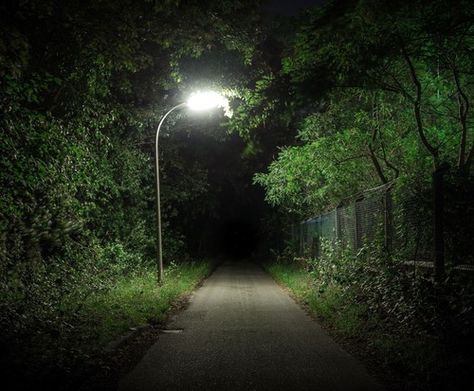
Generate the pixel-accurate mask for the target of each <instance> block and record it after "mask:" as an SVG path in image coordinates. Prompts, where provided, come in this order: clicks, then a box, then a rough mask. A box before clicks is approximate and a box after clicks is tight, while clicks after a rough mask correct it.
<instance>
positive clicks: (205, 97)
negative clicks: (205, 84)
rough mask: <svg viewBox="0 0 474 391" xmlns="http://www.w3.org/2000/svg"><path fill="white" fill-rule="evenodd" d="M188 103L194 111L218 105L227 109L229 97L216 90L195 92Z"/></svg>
mask: <svg viewBox="0 0 474 391" xmlns="http://www.w3.org/2000/svg"><path fill="white" fill-rule="evenodd" d="M186 103H187V106H188V107H189V108H190V109H191V110H194V111H205V110H210V109H213V108H216V107H222V108H223V109H224V110H226V109H227V108H228V107H229V102H228V101H227V98H225V97H224V96H222V95H220V94H218V93H217V92H215V91H202V92H194V93H192V94H191V96H190V97H189V99H188V101H187V102H186Z"/></svg>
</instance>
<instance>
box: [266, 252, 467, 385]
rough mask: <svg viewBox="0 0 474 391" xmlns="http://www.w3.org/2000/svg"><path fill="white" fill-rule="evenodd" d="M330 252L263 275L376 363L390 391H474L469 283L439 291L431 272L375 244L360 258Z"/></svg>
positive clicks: (287, 261) (452, 280)
mask: <svg viewBox="0 0 474 391" xmlns="http://www.w3.org/2000/svg"><path fill="white" fill-rule="evenodd" d="M325 246H326V248H325V251H323V254H324V255H323V256H322V257H320V258H319V259H306V260H301V259H300V260H299V262H295V260H294V259H293V258H292V257H290V256H286V257H280V258H279V259H278V261H277V262H275V263H269V264H267V265H266V269H267V271H268V272H269V273H270V274H271V275H272V276H273V277H274V278H275V279H276V280H277V281H279V282H280V283H282V284H283V285H285V286H287V287H288V288H289V289H290V290H291V291H292V292H293V294H294V295H295V296H296V297H297V298H298V299H299V300H301V301H302V302H304V303H305V304H306V305H307V306H308V307H309V309H310V311H311V312H313V313H314V314H315V315H316V316H317V317H318V318H319V319H321V320H322V321H323V322H324V323H325V324H327V325H328V326H329V327H330V329H331V330H333V332H334V333H336V334H337V335H338V336H339V337H342V338H344V339H345V340H346V342H348V343H349V344H352V345H353V346H354V347H355V348H356V350H357V351H359V353H360V354H361V355H362V356H364V357H365V358H366V359H367V360H369V361H371V362H372V361H373V360H374V359H375V361H376V362H377V363H378V366H379V367H380V368H379V369H380V370H381V371H382V372H384V377H386V381H388V382H389V383H390V384H388V386H389V389H393V390H401V389H403V390H428V389H440V390H454V389H465V388H463V387H470V386H471V385H472V380H470V376H469V373H470V371H472V370H473V368H472V358H473V357H472V342H469V341H472V325H473V322H472V320H473V318H472V307H471V306H470V303H472V297H473V296H472V286H471V285H470V284H469V283H466V281H462V282H460V281H459V276H456V275H455V274H451V275H450V276H449V277H448V278H447V280H446V281H445V283H444V284H443V286H436V284H435V283H434V281H433V279H432V278H431V275H430V274H429V273H426V272H424V273H423V272H421V271H419V270H418V271H414V270H413V269H411V270H409V269H407V268H406V267H403V265H402V264H400V263H399V262H398V261H397V260H396V259H395V258H387V257H383V256H380V254H382V253H381V251H380V248H377V247H376V246H375V245H374V246H366V247H365V248H363V249H362V250H361V251H360V252H359V253H358V254H357V255H355V256H354V255H351V253H350V251H345V250H344V249H342V246H339V247H337V246H330V245H329V244H328V243H326V244H325ZM336 248H339V250H336ZM459 325H462V327H459ZM466 389H468V388H466Z"/></svg>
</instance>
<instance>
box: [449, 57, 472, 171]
mask: <svg viewBox="0 0 474 391" xmlns="http://www.w3.org/2000/svg"><path fill="white" fill-rule="evenodd" d="M451 69H452V71H453V76H454V82H455V84H456V90H457V98H458V106H459V121H460V122H461V142H460V144H459V152H458V168H459V169H460V170H463V169H466V168H468V167H465V165H466V163H467V160H466V156H465V155H466V139H467V114H468V112H469V99H468V97H467V96H466V94H465V93H464V91H463V90H462V87H461V82H460V80H459V73H458V69H457V68H456V65H455V64H454V63H453V64H452V67H451ZM471 159H472V158H471Z"/></svg>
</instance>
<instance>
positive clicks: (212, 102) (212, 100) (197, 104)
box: [155, 91, 228, 282]
mask: <svg viewBox="0 0 474 391" xmlns="http://www.w3.org/2000/svg"><path fill="white" fill-rule="evenodd" d="M184 106H187V107H188V108H189V109H190V110H193V111H206V110H210V109H213V108H216V107H222V108H224V109H227V108H228V101H227V99H226V98H225V97H224V96H222V95H220V94H218V93H217V92H214V91H201V92H195V93H193V94H191V95H190V97H189V99H188V100H187V101H186V102H183V103H180V104H178V105H176V106H174V107H173V108H171V109H170V110H168V112H167V113H166V114H165V115H164V116H163V117H162V118H161V120H160V123H159V124H158V128H157V129H156V136H155V171H156V221H157V231H158V232H157V235H158V280H159V282H162V281H163V276H164V273H163V251H162V243H161V202H160V162H159V156H158V138H159V135H160V129H161V125H163V122H164V121H165V119H166V117H168V115H169V114H170V113H171V112H172V111H174V110H176V109H178V108H182V107H184Z"/></svg>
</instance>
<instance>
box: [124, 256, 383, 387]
mask: <svg viewBox="0 0 474 391" xmlns="http://www.w3.org/2000/svg"><path fill="white" fill-rule="evenodd" d="M167 329H170V330H178V331H177V332H176V333H173V332H171V333H167V334H160V337H159V339H158V341H157V342H156V343H155V345H153V346H152V347H151V348H150V350H149V351H148V353H147V354H146V355H145V357H144V358H143V359H142V361H141V362H140V363H139V364H138V365H137V366H136V367H135V369H134V370H133V371H132V372H131V373H129V374H128V375H127V376H126V377H125V378H124V379H122V381H121V382H120V385H119V390H120V391H129V390H140V391H145V390H155V391H159V390H160V391H161V390H166V391H168V390H242V391H244V390H291V391H296V390H315V391H329V390H330V391H337V390H341V391H342V390H344V391H352V390H361V391H362V390H364V391H369V390H380V389H381V388H380V387H379V386H378V385H377V384H376V383H375V382H374V380H373V379H372V378H371V377H370V376H369V375H368V374H367V372H366V371H365V369H364V368H363V366H362V365H361V364H360V363H359V362H358V361H356V360H355V359H354V358H353V357H351V356H350V355H349V354H348V353H346V352H345V351H344V350H342V349H341V348H340V347H339V346H338V345H337V344H336V343H335V342H334V341H333V340H331V338H329V336H328V335H327V334H326V333H325V332H324V331H323V330H322V329H321V327H320V326H319V325H318V324H317V323H316V322H315V321H314V320H313V319H311V318H310V317H309V316H308V315H307V314H306V313H305V311H303V310H302V309H301V308H300V307H299V306H298V305H297V304H296V303H295V302H294V301H293V299H291V298H290V297H289V296H288V294H287V293H286V292H285V291H284V290H283V289H282V288H280V287H279V286H278V285H277V284H276V283H275V282H274V281H273V279H272V278H271V277H270V276H269V275H268V274H266V273H265V272H264V271H263V270H262V269H260V268H259V267H258V266H256V265H253V264H251V263H237V262H235V263H232V262H227V263H224V264H223V265H221V266H220V267H219V268H218V269H217V270H216V271H215V272H214V274H213V275H212V276H211V277H210V278H209V279H208V280H206V282H205V283H204V285H203V286H202V287H201V288H199V289H198V290H197V291H196V292H195V294H194V295H193V297H192V298H191V303H190V305H189V307H188V308H187V309H186V310H184V311H183V312H181V313H180V314H178V315H177V316H176V317H175V319H173V320H172V321H171V322H170V323H169V324H168V326H167ZM180 330H182V331H180Z"/></svg>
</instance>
